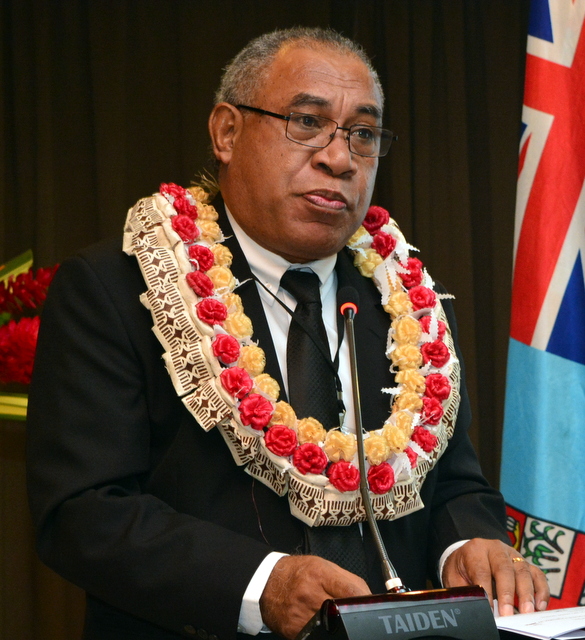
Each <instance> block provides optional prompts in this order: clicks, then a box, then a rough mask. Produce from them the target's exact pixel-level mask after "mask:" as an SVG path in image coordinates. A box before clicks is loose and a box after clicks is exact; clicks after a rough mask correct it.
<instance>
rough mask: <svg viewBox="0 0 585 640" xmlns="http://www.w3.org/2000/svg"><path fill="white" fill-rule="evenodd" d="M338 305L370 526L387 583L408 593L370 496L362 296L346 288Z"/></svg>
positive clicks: (394, 590)
mask: <svg viewBox="0 0 585 640" xmlns="http://www.w3.org/2000/svg"><path fill="white" fill-rule="evenodd" d="M337 302H338V307H339V311H340V313H341V314H342V315H343V318H344V321H345V332H346V335H347V341H348V345H349V361H350V370H351V380H352V387H353V406H354V413H355V435H356V440H357V449H358V460H359V468H360V494H361V496H362V501H363V503H364V508H365V510H366V517H367V520H368V525H369V527H370V531H371V533H372V537H373V539H374V543H375V545H376V549H377V551H378V555H379V556H380V560H381V563H382V573H383V576H384V584H385V586H386V589H387V590H388V592H389V593H404V592H405V591H407V589H406V587H405V586H404V585H403V583H402V580H401V579H400V577H399V576H398V574H397V572H396V569H395V568H394V566H393V565H392V562H390V558H389V557H388V552H387V551H386V547H385V546H384V542H383V540H382V536H381V535H380V530H379V528H378V524H377V522H376V518H375V516H374V510H373V509H372V503H371V501H370V495H369V492H368V482H367V475H366V456H365V451H364V435H363V427H362V411H361V402H360V390H359V380H358V371H357V358H356V349H355V331H354V326H353V320H354V317H355V315H356V314H357V313H358V309H359V294H358V292H357V291H356V290H355V289H354V287H343V288H341V289H340V290H339V291H338V293H337Z"/></svg>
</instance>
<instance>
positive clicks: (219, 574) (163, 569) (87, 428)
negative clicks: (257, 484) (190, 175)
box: [28, 249, 271, 638]
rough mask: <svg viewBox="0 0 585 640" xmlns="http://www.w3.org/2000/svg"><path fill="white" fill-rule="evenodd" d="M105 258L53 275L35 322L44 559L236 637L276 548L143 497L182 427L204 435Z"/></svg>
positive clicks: (37, 481) (31, 446)
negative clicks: (252, 588) (249, 595)
mask: <svg viewBox="0 0 585 640" xmlns="http://www.w3.org/2000/svg"><path fill="white" fill-rule="evenodd" d="M100 252H102V250H101V249H100V250H99V251H97V252H93V253H92V252H89V253H86V254H84V255H82V256H81V257H77V258H74V259H72V260H70V261H68V262H66V263H64V264H63V265H62V266H61V267H60V269H59V271H58V273H57V275H56V277H55V280H54V282H53V284H52V286H51V291H50V295H49V298H48V300H47V303H46V306H45V309H44V312H43V320H42V326H41V331H40V337H39V344H38V351H37V358H36V363H35V372H34V378H33V384H32V387H31V393H30V408H29V422H28V463H29V471H28V473H29V475H28V482H29V496H30V504H31V510H32V514H33V520H34V523H35V526H36V530H37V539H38V551H39V554H40V557H41V559H43V561H45V562H46V563H47V564H48V565H49V566H51V567H52V568H54V569H55V570H56V571H57V572H59V573H60V574H61V575H63V576H64V577H65V578H67V579H69V580H70V581H71V582H74V583H76V584H78V585H80V586H81V587H83V588H84V589H86V591H88V593H89V594H91V595H92V596H95V597H97V598H99V599H100V600H102V601H104V602H106V603H109V604H110V605H112V606H114V607H116V608H119V609H121V610H123V611H126V612H129V613H130V614H132V615H134V616H137V617H139V618H142V619H144V620H147V621H150V622H152V623H154V624H156V625H159V626H160V627H164V628H167V629H170V630H173V631H176V632H180V631H181V630H182V629H183V627H184V626H185V625H193V626H194V627H195V628H202V629H205V630H206V631H207V632H208V634H215V635H216V636H219V637H220V638H230V637H235V633H236V628H237V620H238V615H239V609H240V605H241V599H242V595H243V593H244V591H245V588H246V586H247V584H248V582H249V580H250V578H251V577H252V575H253V573H254V571H255V570H256V568H257V567H258V565H259V564H260V562H261V561H262V559H263V558H264V557H265V556H266V555H267V554H268V553H269V552H270V551H271V548H270V547H269V546H268V545H267V544H265V543H263V542H261V541H258V540H257V539H253V537H251V536H248V535H245V534H242V533H241V532H237V530H236V529H235V527H230V526H225V525H223V524H222V523H221V517H223V516H218V517H217V518H216V519H215V520H216V521H215V522H213V521H207V520H205V519H203V518H198V517H195V516H193V515H188V514H187V513H185V512H180V510H176V509H174V508H171V507H170V506H169V504H168V503H167V501H165V500H164V499H161V497H160V492H158V494H159V495H158V496H157V495H155V493H157V492H154V491H151V487H152V486H156V478H155V477H153V473H152V469H153V468H157V467H164V462H165V457H168V456H172V455H173V452H172V447H173V446H175V447H176V446H179V447H180V446H181V445H180V444H179V445H177V444H176V443H175V444H173V438H175V439H176V436H177V433H178V430H179V429H180V425H181V423H184V422H185V421H186V420H190V421H191V422H192V423H193V425H194V428H193V431H194V430H195V429H198V430H199V431H201V432H202V430H201V429H200V428H199V427H198V426H197V425H196V423H195V422H194V421H193V420H192V419H191V417H190V416H189V415H188V414H187V412H186V410H184V408H183V407H182V405H181V403H180V402H179V400H178V399H177V397H176V395H175V394H174V392H172V387H171V385H170V381H169V379H168V375H166V372H165V371H164V367H162V364H161V360H160V356H161V349H160V345H158V344H157V340H156V339H155V338H154V336H153V335H152V332H151V330H150V327H151V326H152V322H151V320H150V314H149V312H148V311H147V310H146V309H144V308H142V306H141V305H140V303H139V302H138V296H139V294H140V292H141V291H142V290H143V289H144V288H145V287H144V282H143V281H142V277H141V275H140V273H139V271H138V269H137V266H136V264H135V260H134V258H130V257H128V256H126V255H124V254H123V253H122V252H121V250H120V249H116V251H109V253H108V252H106V253H107V256H108V258H107V260H103V259H101V258H100V257H99V256H100V255H101V253H100ZM104 265H105V266H104ZM161 372H162V374H164V375H161ZM202 433H203V432H202ZM204 435H205V436H209V435H210V434H204ZM216 439H219V440H221V438H220V436H217V435H212V437H211V439H210V442H214V441H215V440H216ZM221 446H222V451H223V449H224V448H225V445H224V444H223V443H222V444H221ZM226 450H227V448H226ZM213 454H214V450H213V449H210V453H209V456H212V455H213ZM228 455H229V454H228ZM230 457H231V456H230ZM193 464H194V465H195V464H199V463H197V462H195V461H194V462H193ZM232 465H233V463H232ZM171 466H172V465H171ZM233 466H234V467H235V465H233ZM238 471H239V470H238ZM215 472H216V473H217V470H215ZM170 473H173V470H172V469H171V471H170ZM176 473H179V471H177V472H176ZM241 475H244V474H241ZM201 486H202V488H201V493H202V495H206V494H204V491H203V483H202V484H201ZM217 486H218V487H220V486H221V484H218V485H217ZM193 492H194V495H195V496H197V494H198V488H197V487H194V488H193ZM205 499H206V500H209V505H210V506H209V511H210V512H212V511H213V504H214V503H213V501H212V500H211V499H210V498H207V497H206V498H205ZM201 500H202V501H203V498H201ZM224 511H225V512H226V515H225V517H226V518H227V517H230V513H229V511H230V510H229V509H226V510H224ZM218 522H219V524H218Z"/></svg>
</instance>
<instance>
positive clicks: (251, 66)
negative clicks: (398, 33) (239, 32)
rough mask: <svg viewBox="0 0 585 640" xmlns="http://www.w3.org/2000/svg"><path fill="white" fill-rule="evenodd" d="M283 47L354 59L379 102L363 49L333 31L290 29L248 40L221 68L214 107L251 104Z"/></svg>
mask: <svg viewBox="0 0 585 640" xmlns="http://www.w3.org/2000/svg"><path fill="white" fill-rule="evenodd" d="M286 44H293V45H295V46H299V47H303V48H306V49H322V48H323V47H327V48H329V49H333V50H334V51H337V52H339V53H342V54H347V55H353V56H356V57H357V58H359V59H360V60H361V61H362V62H363V63H364V64H365V65H366V67H367V69H368V71H369V72H370V74H371V76H372V78H373V80H374V82H375V84H376V86H377V87H378V89H379V90H380V96H382V99H383V97H384V92H383V91H382V85H381V83H380V78H379V77H378V74H377V73H376V70H375V69H374V67H373V66H372V63H371V61H370V59H369V57H368V55H367V54H366V52H365V51H364V49H363V47H361V46H360V45H359V44H357V43H356V42H354V41H353V40H350V39H349V38H346V37H345V36H342V35H341V34H339V33H337V31H334V30H333V29H321V28H319V27H293V28H292V29H279V30H277V31H272V32H270V33H265V34H264V35H261V36H259V37H258V38H254V40H251V41H250V42H249V43H248V44H247V45H246V46H245V47H244V48H243V49H242V50H241V51H240V53H238V55H237V56H236V57H235V58H234V59H233V60H232V61H231V62H230V63H229V64H228V65H227V66H226V67H225V69H224V73H223V76H222V78H221V83H220V85H219V89H218V90H217V92H216V94H215V104H218V103H219V102H229V103H230V104H233V105H237V104H251V103H252V102H253V100H254V95H255V91H256V90H257V88H258V85H259V82H260V81H261V80H262V79H263V76H264V75H265V74H266V72H267V70H268V67H269V66H270V64H271V63H272V61H273V60H274V57H275V56H276V54H277V53H278V52H279V51H280V49H281V48H282V47H283V46H284V45H286Z"/></svg>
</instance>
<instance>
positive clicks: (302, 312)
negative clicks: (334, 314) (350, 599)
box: [280, 269, 367, 580]
mask: <svg viewBox="0 0 585 640" xmlns="http://www.w3.org/2000/svg"><path fill="white" fill-rule="evenodd" d="M280 284H281V286H282V288H283V289H286V290H287V291H288V292H289V293H290V294H291V295H292V296H293V297H294V298H295V299H296V301H297V307H296V309H295V312H294V314H293V317H292V318H291V323H290V328H289V331H288V340H287V348H286V360H287V371H288V396H289V401H290V404H291V405H292V406H293V408H294V410H295V412H296V414H297V416H298V417H299V418H306V417H309V416H311V417H313V418H316V419H317V420H319V422H321V424H323V426H324V427H325V428H326V429H331V428H332V427H337V426H339V405H338V402H337V392H336V387H335V375H334V373H333V370H332V367H331V357H330V356H328V360H329V362H327V359H326V357H325V354H327V355H328V354H329V343H328V341H327V334H326V331H325V325H324V324H323V313H322V308H321V295H320V292H319V278H318V276H317V275H316V274H315V273H313V272H312V271H299V270H293V269H290V270H289V271H286V272H285V274H284V275H283V276H282V278H281V281H280ZM318 341H320V342H321V349H320V348H319V347H318V346H317V344H316V342H318ZM323 351H325V354H324V353H323ZM305 531H306V534H307V549H306V551H307V553H312V554H314V555H317V556H321V557H322V558H326V559H327V560H331V562H335V563H336V564H338V565H339V566H341V567H343V568H344V569H347V570H348V571H351V572H352V573H355V574H357V575H359V576H361V577H362V578H364V580H366V579H367V570H366V559H365V552H364V545H363V541H362V537H361V533H360V530H359V527H358V525H357V524H354V525H351V526H349V527H348V526H340V527H334V526H324V527H305Z"/></svg>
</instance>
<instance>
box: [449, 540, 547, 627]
mask: <svg viewBox="0 0 585 640" xmlns="http://www.w3.org/2000/svg"><path fill="white" fill-rule="evenodd" d="M521 557H522V556H520V554H519V553H518V552H517V551H516V550H515V549H513V548H512V547H509V546H508V545H506V544H504V543H503V542H500V541H499V540H482V539H480V538H475V539H473V540H470V541H469V542H466V543H465V544H464V545H463V546H461V547H459V549H456V550H455V551H454V552H453V553H452V554H451V555H450V556H449V557H448V558H447V561H446V562H445V566H444V567H443V584H444V585H445V586H446V587H460V586H465V585H468V584H479V585H481V586H482V587H483V588H484V589H485V590H486V592H487V594H488V596H489V599H490V604H493V599H494V598H497V599H498V609H499V612H500V615H502V616H509V615H512V614H513V613H514V595H517V596H518V610H519V611H520V613H532V612H533V611H544V609H546V607H547V604H548V599H549V596H550V593H549V589H548V584H547V582H546V578H545V576H544V573H542V571H541V570H540V569H538V568H537V567H535V566H534V565H532V564H530V563H529V562H526V561H525V560H517V561H514V560H513V559H514V558H521ZM494 585H495V591H494Z"/></svg>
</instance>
